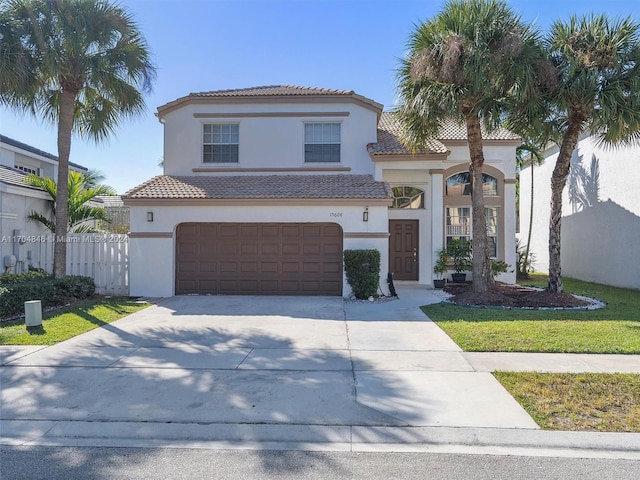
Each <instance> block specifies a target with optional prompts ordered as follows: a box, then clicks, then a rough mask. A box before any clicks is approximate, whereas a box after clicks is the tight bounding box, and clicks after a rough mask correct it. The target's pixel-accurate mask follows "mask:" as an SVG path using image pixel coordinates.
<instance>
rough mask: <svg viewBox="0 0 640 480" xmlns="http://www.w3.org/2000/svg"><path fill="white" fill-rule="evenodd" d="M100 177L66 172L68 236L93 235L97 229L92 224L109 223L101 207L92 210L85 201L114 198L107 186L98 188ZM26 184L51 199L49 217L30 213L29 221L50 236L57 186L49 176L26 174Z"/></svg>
mask: <svg viewBox="0 0 640 480" xmlns="http://www.w3.org/2000/svg"><path fill="white" fill-rule="evenodd" d="M101 179H102V175H100V174H98V173H96V172H91V171H90V172H88V173H80V172H69V182H68V189H67V195H68V201H67V205H68V208H69V215H68V231H69V232H71V233H95V232H98V231H99V230H98V229H97V228H95V227H94V226H93V225H91V223H88V222H92V221H102V222H107V223H108V222H109V216H108V215H107V212H106V210H105V209H104V208H100V207H93V206H91V205H88V202H89V201H90V200H92V199H94V198H95V197H97V196H98V195H115V194H116V192H115V190H114V189H113V188H112V187H110V186H108V185H101V184H100V183H99V182H100V180H101ZM25 183H26V184H27V185H31V186H32V187H38V188H41V189H43V190H44V191H45V192H47V193H48V194H49V196H50V197H51V201H50V202H49V206H50V208H51V213H52V214H53V215H52V217H53V218H52V217H50V216H48V215H45V214H43V213H38V212H31V213H30V214H29V215H28V218H29V220H33V221H35V222H39V223H41V224H42V225H44V226H45V227H46V228H47V229H48V230H50V231H51V232H52V233H55V231H56V223H55V218H56V207H57V203H58V185H57V184H56V183H55V182H54V181H53V179H52V178H49V177H39V176H37V175H33V174H32V175H27V177H25Z"/></svg>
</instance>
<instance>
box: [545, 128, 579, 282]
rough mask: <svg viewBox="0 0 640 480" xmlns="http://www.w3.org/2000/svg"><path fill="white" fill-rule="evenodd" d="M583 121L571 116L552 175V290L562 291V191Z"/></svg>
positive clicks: (550, 253) (550, 251)
mask: <svg viewBox="0 0 640 480" xmlns="http://www.w3.org/2000/svg"><path fill="white" fill-rule="evenodd" d="M581 126H582V121H581V120H580V119H576V118H573V119H572V118H571V116H570V117H569V127H568V129H567V133H566V134H565V136H564V139H563V140H562V145H561V146H560V152H559V153H558V159H557V160H556V166H555V168H554V169H553V174H552V175H551V214H550V216H549V283H548V285H547V288H548V290H549V291H551V292H557V293H561V292H562V291H563V287H562V269H561V265H560V231H561V227H562V192H563V190H564V187H565V185H566V184H567V177H568V176H569V170H570V168H571V156H572V155H573V151H574V149H575V148H576V145H577V144H578V138H579V136H580V129H581Z"/></svg>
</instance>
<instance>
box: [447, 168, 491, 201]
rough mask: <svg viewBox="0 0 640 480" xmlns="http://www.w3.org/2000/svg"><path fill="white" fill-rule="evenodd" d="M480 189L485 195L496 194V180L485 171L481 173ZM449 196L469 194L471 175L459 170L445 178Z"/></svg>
mask: <svg viewBox="0 0 640 480" xmlns="http://www.w3.org/2000/svg"><path fill="white" fill-rule="evenodd" d="M482 191H483V192H484V195H485V196H496V195H498V180H497V179H496V178H495V177H492V176H491V175H488V174H486V173H483V174H482ZM446 195H449V196H463V195H471V175H470V174H469V172H460V173H456V174H454V175H451V176H450V177H449V178H447V191H446Z"/></svg>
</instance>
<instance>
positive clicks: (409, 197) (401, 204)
mask: <svg viewBox="0 0 640 480" xmlns="http://www.w3.org/2000/svg"><path fill="white" fill-rule="evenodd" d="M392 190H393V205H391V207H390V208H424V190H420V189H419V188H415V187H409V186H400V187H393V188H392Z"/></svg>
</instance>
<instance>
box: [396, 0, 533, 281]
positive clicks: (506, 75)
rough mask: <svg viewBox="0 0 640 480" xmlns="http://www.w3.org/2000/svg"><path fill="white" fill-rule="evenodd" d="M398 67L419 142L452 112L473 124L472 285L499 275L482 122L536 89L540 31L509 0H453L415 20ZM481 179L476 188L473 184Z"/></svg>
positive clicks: (412, 134) (403, 113) (404, 115)
mask: <svg viewBox="0 0 640 480" xmlns="http://www.w3.org/2000/svg"><path fill="white" fill-rule="evenodd" d="M408 48H409V53H408V56H407V57H406V58H405V59H404V60H402V63H401V66H400V69H399V73H398V76H399V93H400V96H401V99H402V104H401V106H400V107H399V109H398V110H397V113H398V115H399V118H400V120H401V123H402V124H403V125H404V129H405V141H406V142H407V143H408V144H409V145H410V146H412V147H414V148H420V147H421V146H423V145H425V144H426V142H427V141H428V140H429V139H432V138H434V137H435V136H436V135H437V132H438V130H439V128H440V126H441V125H442V124H443V123H444V122H445V121H447V120H449V119H453V120H455V121H457V122H458V123H460V124H464V125H466V129H467V139H468V145H469V172H470V174H471V179H472V180H471V185H472V191H471V198H472V217H473V226H472V228H473V289H474V290H475V291H478V292H483V291H486V290H487V289H488V288H489V285H490V284H491V283H492V282H493V277H492V275H491V263H490V257H489V244H488V240H487V228H486V219H485V211H484V198H483V192H482V188H481V185H482V169H483V165H484V154H483V145H482V128H481V127H484V128H485V130H486V131H487V132H490V131H492V130H493V129H495V128H496V127H498V126H499V125H500V124H501V122H502V121H503V119H504V115H505V113H506V112H507V111H509V110H510V109H513V108H514V100H515V97H517V96H529V95H531V92H533V91H534V89H535V87H536V85H535V79H536V77H537V75H536V72H537V68H538V66H537V63H536V62H538V61H540V60H541V59H543V58H544V55H543V52H542V49H541V47H540V43H539V41H538V34H537V31H535V30H534V29H532V28H531V27H530V26H528V25H526V24H524V23H523V22H522V21H521V20H520V18H519V17H518V16H517V15H516V14H515V13H514V12H513V11H512V10H511V9H510V8H509V7H508V5H507V4H506V3H505V2H502V1H496V0H452V1H449V2H448V3H447V4H445V6H444V8H443V10H442V11H441V12H440V13H439V14H438V15H436V16H435V17H434V18H432V19H430V20H427V21H426V22H425V23H423V24H421V25H419V26H417V27H416V29H415V31H414V32H413V33H412V34H411V36H410V38H409V42H408ZM474 186H477V188H474Z"/></svg>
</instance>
